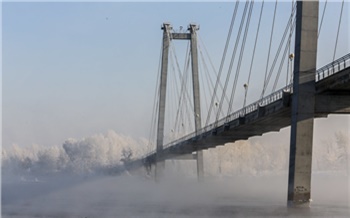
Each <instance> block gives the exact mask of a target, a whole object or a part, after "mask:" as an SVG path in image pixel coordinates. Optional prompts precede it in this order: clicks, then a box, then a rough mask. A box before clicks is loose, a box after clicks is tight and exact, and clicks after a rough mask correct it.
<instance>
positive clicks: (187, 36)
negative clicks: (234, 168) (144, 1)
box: [155, 23, 204, 181]
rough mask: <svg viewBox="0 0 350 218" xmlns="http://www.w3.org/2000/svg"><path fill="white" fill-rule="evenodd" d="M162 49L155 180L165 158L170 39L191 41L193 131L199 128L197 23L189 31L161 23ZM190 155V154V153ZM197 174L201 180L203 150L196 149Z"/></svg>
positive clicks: (163, 166) (160, 173) (161, 172)
mask: <svg viewBox="0 0 350 218" xmlns="http://www.w3.org/2000/svg"><path fill="white" fill-rule="evenodd" d="M162 30H163V51H162V65H161V76H160V99H159V110H158V111H159V113H158V127H157V154H156V169H155V174H156V175H155V177H156V181H158V180H159V179H160V177H161V176H162V174H163V171H164V168H165V160H164V158H162V151H163V139H164V122H165V102H166V86H167V73H168V56H169V45H170V40H190V42H191V62H192V85H193V103H194V111H193V112H194V115H195V116H194V119H195V131H196V132H197V131H198V130H199V129H200V128H201V108H200V91H199V77H198V52H197V33H196V31H197V30H199V28H198V27H197V25H195V24H190V25H189V26H188V30H189V31H190V33H172V32H170V31H171V30H172V27H171V25H170V24H169V23H163V26H162ZM191 156H192V155H191ZM196 158H197V176H198V180H199V181H201V180H202V179H203V176H204V165H203V151H197V155H196Z"/></svg>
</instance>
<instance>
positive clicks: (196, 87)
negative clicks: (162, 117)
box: [189, 24, 204, 181]
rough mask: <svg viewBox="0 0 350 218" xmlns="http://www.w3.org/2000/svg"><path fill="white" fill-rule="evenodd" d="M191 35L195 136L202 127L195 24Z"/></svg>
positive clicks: (200, 154) (200, 165) (201, 169)
mask: <svg viewBox="0 0 350 218" xmlns="http://www.w3.org/2000/svg"><path fill="white" fill-rule="evenodd" d="M189 30H190V33H191V62H192V84H193V103H194V114H195V116H194V121H195V122H194V123H195V131H196V135H197V134H198V130H199V129H201V127H202V121H201V107H200V93H199V76H198V51H197V33H196V30H198V27H197V26H196V25H195V24H190V25H189ZM203 162H204V161H203V151H197V178H198V181H202V180H203V177H204V163H203Z"/></svg>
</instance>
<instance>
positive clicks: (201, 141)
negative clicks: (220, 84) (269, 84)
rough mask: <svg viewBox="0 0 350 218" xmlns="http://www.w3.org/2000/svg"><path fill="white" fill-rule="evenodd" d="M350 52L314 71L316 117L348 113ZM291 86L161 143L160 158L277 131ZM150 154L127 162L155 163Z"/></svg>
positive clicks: (285, 117) (287, 114)
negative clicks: (189, 132)
mask: <svg viewBox="0 0 350 218" xmlns="http://www.w3.org/2000/svg"><path fill="white" fill-rule="evenodd" d="M339 60H340V61H339ZM349 60H350V54H348V55H346V56H344V57H342V58H340V59H338V60H337V61H335V62H333V63H331V64H329V65H327V66H325V67H323V68H321V69H319V70H318V71H317V74H316V81H317V82H316V100H315V101H316V102H315V104H316V106H315V118H318V117H326V116H327V115H328V114H330V113H350V66H349V65H350V64H349V62H350V61H349ZM291 95H293V89H292V86H291V85H289V86H287V87H284V88H283V89H281V90H279V91H276V92H275V93H272V94H271V95H269V96H268V97H266V98H263V99H261V100H259V101H257V102H255V103H253V104H251V105H248V106H247V107H245V108H243V109H241V110H239V111H237V112H235V113H233V114H231V115H229V116H228V117H225V118H224V119H222V120H219V121H218V122H217V123H214V124H211V125H209V126H206V127H204V128H202V129H201V130H199V131H198V132H197V133H192V134H190V135H187V136H185V137H183V138H181V139H178V140H176V141H174V142H171V143H169V144H168V145H165V146H164V149H163V152H162V153H161V154H160V155H161V159H164V160H165V159H170V158H173V157H176V156H178V155H183V154H190V153H192V152H194V151H198V150H204V149H208V148H213V147H216V146H219V145H224V144H226V143H232V142H235V141H238V140H245V139H248V138H250V137H253V136H259V135H262V134H264V133H267V132H273V131H279V130H280V129H282V128H284V127H287V126H289V125H290V124H291V105H292V98H291ZM155 161H156V153H155V152H153V153H150V154H147V155H145V156H143V157H141V158H140V159H138V160H135V161H133V162H132V163H130V165H129V166H132V165H134V166H136V165H140V164H142V163H145V162H146V163H149V164H151V163H154V162H155Z"/></svg>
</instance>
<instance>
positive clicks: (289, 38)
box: [272, 22, 295, 92]
mask: <svg viewBox="0 0 350 218" xmlns="http://www.w3.org/2000/svg"><path fill="white" fill-rule="evenodd" d="M291 27H292V31H293V32H294V29H295V28H294V27H295V22H293V24H292V25H291ZM290 41H291V34H290V35H289V37H288V41H287V43H286V47H285V49H284V51H283V55H282V59H281V63H280V65H279V68H278V72H277V76H276V79H275V82H274V84H273V88H272V92H274V91H275V90H276V87H277V83H278V80H279V77H280V75H281V72H282V67H283V65H284V63H285V60H287V62H288V63H289V60H288V55H287V52H288V49H290ZM287 68H288V66H287Z"/></svg>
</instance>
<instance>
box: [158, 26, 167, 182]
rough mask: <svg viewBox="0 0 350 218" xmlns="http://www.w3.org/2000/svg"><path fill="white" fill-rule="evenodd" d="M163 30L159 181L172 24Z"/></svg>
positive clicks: (161, 165)
mask: <svg viewBox="0 0 350 218" xmlns="http://www.w3.org/2000/svg"><path fill="white" fill-rule="evenodd" d="M162 30H163V51H162V66H161V75H160V96H159V108H158V127H157V154H156V169H155V178H156V181H159V178H160V177H161V176H162V175H163V173H164V168H165V160H162V157H161V155H162V152H163V139H164V121H165V119H164V118H165V100H166V85H167V75H168V56H169V45H170V30H171V26H170V24H168V23H164V24H163V26H162Z"/></svg>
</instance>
